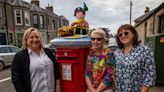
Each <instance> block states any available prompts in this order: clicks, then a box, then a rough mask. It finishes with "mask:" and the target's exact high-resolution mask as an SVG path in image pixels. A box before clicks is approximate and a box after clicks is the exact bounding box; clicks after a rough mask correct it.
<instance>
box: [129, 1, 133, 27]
mask: <svg viewBox="0 0 164 92" xmlns="http://www.w3.org/2000/svg"><path fill="white" fill-rule="evenodd" d="M132 5H133V4H132V1H130V25H131V20H132Z"/></svg>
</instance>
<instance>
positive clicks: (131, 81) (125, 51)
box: [114, 24, 156, 92]
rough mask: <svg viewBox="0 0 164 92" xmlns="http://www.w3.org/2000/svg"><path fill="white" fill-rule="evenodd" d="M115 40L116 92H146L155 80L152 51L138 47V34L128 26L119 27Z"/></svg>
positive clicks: (144, 47)
mask: <svg viewBox="0 0 164 92" xmlns="http://www.w3.org/2000/svg"><path fill="white" fill-rule="evenodd" d="M116 39H117V45H118V48H117V49H116V50H115V52H114V53H115V58H116V91H117V92H148V89H149V87H151V86H153V85H154V84H155V79H156V69H155V61H154V56H153V53H152V50H151V49H150V48H149V47H147V46H144V45H139V41H138V34H137V32H136V30H135V28H134V27H133V26H131V25H129V24H124V25H121V26H120V27H119V29H118V31H117V37H116Z"/></svg>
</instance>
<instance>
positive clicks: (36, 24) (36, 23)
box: [33, 15, 38, 28]
mask: <svg viewBox="0 0 164 92" xmlns="http://www.w3.org/2000/svg"><path fill="white" fill-rule="evenodd" d="M33 25H34V27H36V28H37V27H38V15H33Z"/></svg>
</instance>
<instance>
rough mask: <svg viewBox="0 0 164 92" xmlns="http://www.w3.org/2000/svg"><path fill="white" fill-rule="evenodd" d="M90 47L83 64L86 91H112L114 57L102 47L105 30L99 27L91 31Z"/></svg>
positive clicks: (104, 39)
mask: <svg viewBox="0 0 164 92" xmlns="http://www.w3.org/2000/svg"><path fill="white" fill-rule="evenodd" d="M90 36H91V43H92V47H91V50H90V52H89V55H88V58H87V62H86V66H85V81H86V85H87V88H88V90H87V92H113V86H114V81H113V79H114V71H113V70H114V67H115V58H114V54H113V52H112V51H111V50H109V49H107V48H104V45H105V42H106V40H107V32H105V30H103V29H101V28H99V29H95V30H93V31H92V32H91V35H90Z"/></svg>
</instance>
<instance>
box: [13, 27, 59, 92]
mask: <svg viewBox="0 0 164 92" xmlns="http://www.w3.org/2000/svg"><path fill="white" fill-rule="evenodd" d="M11 73H12V82H13V84H14V86H15V89H16V91H17V92H55V90H56V92H60V80H59V78H60V76H59V67H58V65H57V63H56V59H55V56H54V55H53V53H52V51H51V50H50V49H48V48H44V47H43V45H42V35H41V33H40V32H39V30H37V29H36V28H28V29H27V30H26V31H25V33H24V36H23V40H22V51H20V52H18V53H17V54H16V55H15V56H14V59H13V62H12V68H11ZM38 76H39V77H38ZM45 81H47V82H45ZM55 82H56V83H55ZM55 84H56V85H55Z"/></svg>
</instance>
